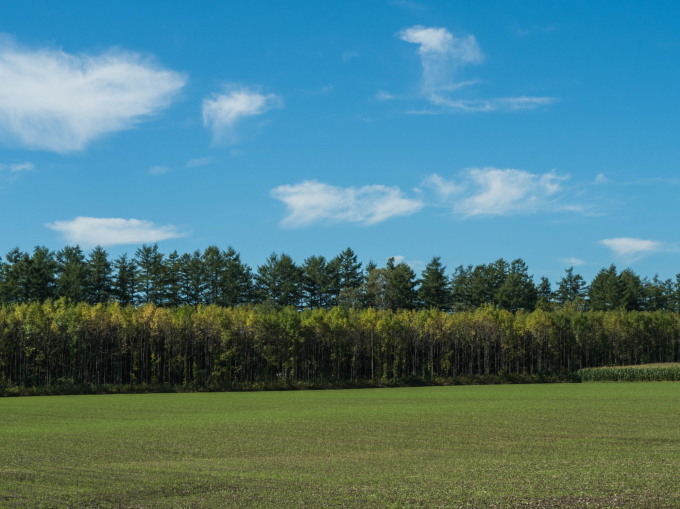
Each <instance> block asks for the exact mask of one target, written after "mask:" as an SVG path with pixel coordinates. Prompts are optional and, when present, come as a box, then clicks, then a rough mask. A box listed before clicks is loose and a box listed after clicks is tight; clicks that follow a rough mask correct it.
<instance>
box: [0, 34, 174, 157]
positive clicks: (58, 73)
mask: <svg viewBox="0 0 680 509" xmlns="http://www.w3.org/2000/svg"><path fill="white" fill-rule="evenodd" d="M185 82H186V78H185V77H184V76H183V75H182V74H180V73H177V72H174V71H170V70H167V69H163V68H161V67H159V66H158V65H156V64H153V63H151V62H150V61H149V60H148V59H145V58H142V57H141V56H140V55H138V54H136V53H132V52H124V51H120V50H110V51H108V52H105V53H102V54H99V55H84V54H83V55H72V54H68V53H65V52H63V51H58V50H51V49H42V50H29V49H24V48H21V47H19V46H17V45H14V44H11V43H9V42H8V40H7V39H4V40H3V41H0V137H1V138H4V139H5V141H7V142H9V143H10V144H13V145H19V146H23V147H27V148H32V149H42V150H48V151H53V152H58V153H67V152H74V151H79V150H83V149H84V148H86V147H87V146H88V145H89V144H90V143H92V142H93V141H94V140H96V139H98V138H101V137H102V136H104V135H107V134H110V133H113V132H116V131H121V130H125V129H130V128H132V127H134V126H135V125H136V124H137V123H139V122H140V121H142V120H144V119H145V118H147V117H149V116H151V115H154V114H156V113H158V112H159V111H161V110H162V109H164V108H166V107H167V106H168V105H169V104H170V103H171V102H172V100H173V99H174V97H175V96H176V95H177V93H178V92H179V90H180V89H181V88H182V87H183V86H184V84H185Z"/></svg>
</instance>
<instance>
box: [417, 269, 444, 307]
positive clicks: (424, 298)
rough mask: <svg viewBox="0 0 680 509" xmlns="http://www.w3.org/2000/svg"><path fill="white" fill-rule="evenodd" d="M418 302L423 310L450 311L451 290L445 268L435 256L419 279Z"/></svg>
mask: <svg viewBox="0 0 680 509" xmlns="http://www.w3.org/2000/svg"><path fill="white" fill-rule="evenodd" d="M418 300H419V301H420V306H422V307H424V308H428V309H429V308H435V309H440V310H442V311H447V310H449V309H451V290H450V288H449V280H448V278H447V277H446V267H444V266H443V265H442V263H441V258H439V257H438V256H435V257H434V258H432V260H431V261H430V263H428V264H427V266H426V267H425V269H424V270H423V273H422V274H421V277H420V286H419V288H418Z"/></svg>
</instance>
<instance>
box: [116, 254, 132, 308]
mask: <svg viewBox="0 0 680 509" xmlns="http://www.w3.org/2000/svg"><path fill="white" fill-rule="evenodd" d="M113 272H114V274H113V282H112V287H111V293H112V294H113V296H114V297H115V298H116V299H117V300H118V302H120V303H121V304H122V305H124V306H129V305H132V304H135V303H136V298H135V288H136V287H137V265H136V264H135V261H134V260H128V257H127V254H123V255H121V256H119V257H118V258H116V260H115V261H114V262H113Z"/></svg>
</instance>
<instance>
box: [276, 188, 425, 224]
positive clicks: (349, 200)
mask: <svg viewBox="0 0 680 509" xmlns="http://www.w3.org/2000/svg"><path fill="white" fill-rule="evenodd" d="M271 196H272V197H273V198H276V199H277V200H280V201H282V202H283V203H284V204H285V205H286V208H287V211H288V215H287V216H286V217H285V218H284V219H283V220H282V221H281V225H282V226H286V227H291V228H296V227H302V226H308V225H310V224H312V223H317V222H328V223H340V222H342V223H358V224H363V225H372V224H377V223H380V222H382V221H386V220H387V219H390V218H392V217H395V216H408V215H411V214H414V213H415V212H418V211H419V210H420V209H421V208H423V206H424V203H423V202H422V201H420V200H419V199H413V198H408V197H406V196H405V195H404V193H403V192H402V191H401V190H400V189H399V188H398V187H391V186H384V185H370V186H363V187H338V186H333V185H330V184H325V183H323V182H318V181H315V180H308V181H304V182H301V183H300V184H295V185H284V186H279V187H277V188H275V189H273V190H272V191H271Z"/></svg>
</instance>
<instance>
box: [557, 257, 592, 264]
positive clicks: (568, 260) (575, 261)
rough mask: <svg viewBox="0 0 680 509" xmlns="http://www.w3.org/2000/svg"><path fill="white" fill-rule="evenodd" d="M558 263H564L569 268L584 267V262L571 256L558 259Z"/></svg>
mask: <svg viewBox="0 0 680 509" xmlns="http://www.w3.org/2000/svg"><path fill="white" fill-rule="evenodd" d="M560 261H561V262H563V263H566V264H567V265H569V266H571V267H580V266H581V265H586V261H585V260H582V259H581V258H576V257H575V256H571V257H569V258H560Z"/></svg>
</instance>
